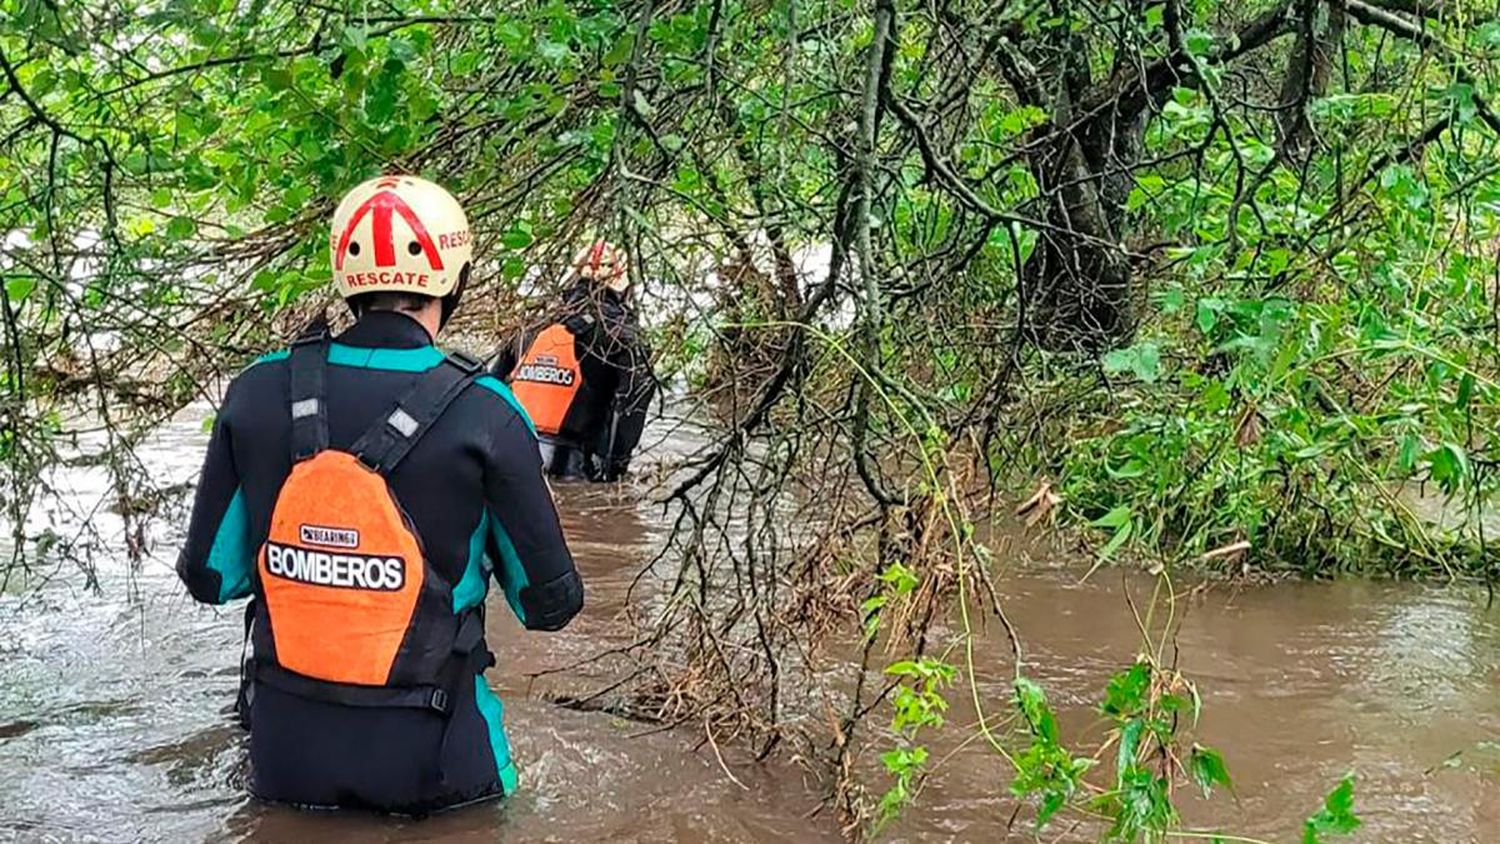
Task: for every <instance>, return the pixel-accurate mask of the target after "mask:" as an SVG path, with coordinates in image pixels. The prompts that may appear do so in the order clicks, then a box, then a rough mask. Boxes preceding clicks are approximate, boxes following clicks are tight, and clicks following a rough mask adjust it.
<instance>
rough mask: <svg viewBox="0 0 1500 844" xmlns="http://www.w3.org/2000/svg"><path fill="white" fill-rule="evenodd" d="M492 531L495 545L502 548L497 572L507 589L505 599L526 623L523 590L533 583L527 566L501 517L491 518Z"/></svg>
mask: <svg viewBox="0 0 1500 844" xmlns="http://www.w3.org/2000/svg"><path fill="white" fill-rule="evenodd" d="M490 533H491V534H493V535H494V537H495V545H496V546H498V547H499V548H500V571H498V572H496V575H497V576H498V578H499V580H500V588H502V589H504V590H505V600H506V602H507V603H509V604H510V609H511V611H512V612H514V613H515V614H516V618H518V619H520V620H521V623H522V624H525V623H526V612H525V610H523V609H521V590H522V589H525V588H526V587H527V586H528V585H530V583H531V581H530V579H529V578H527V577H526V567H525V566H523V565H521V557H520V555H519V554H517V553H516V544H515V543H514V542H511V541H510V534H508V533H506V532H505V526H504V525H502V524H500V520H499V519H490Z"/></svg>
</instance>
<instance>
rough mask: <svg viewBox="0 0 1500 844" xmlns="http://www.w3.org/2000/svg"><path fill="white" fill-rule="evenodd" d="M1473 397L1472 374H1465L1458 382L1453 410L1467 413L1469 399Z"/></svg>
mask: <svg viewBox="0 0 1500 844" xmlns="http://www.w3.org/2000/svg"><path fill="white" fill-rule="evenodd" d="M1473 397H1474V373H1472V372H1465V373H1464V377H1463V378H1461V379H1460V380H1459V382H1458V396H1457V397H1456V398H1455V399H1454V400H1453V409H1454V410H1458V411H1462V412H1468V410H1469V399H1471V398H1473Z"/></svg>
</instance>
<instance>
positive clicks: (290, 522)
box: [256, 331, 489, 715]
mask: <svg viewBox="0 0 1500 844" xmlns="http://www.w3.org/2000/svg"><path fill="white" fill-rule="evenodd" d="M327 352H328V339H327V334H326V331H324V332H320V333H318V334H316V335H313V336H310V337H307V338H304V339H301V340H299V341H298V343H297V344H296V345H294V346H293V349H292V356H291V379H292V384H291V398H292V402H291V416H292V448H293V455H292V457H293V463H292V470H291V473H290V474H289V475H288V476H287V479H286V481H285V482H284V483H283V484H282V486H281V491H280V493H279V494H278V495H277V498H276V505H275V508H274V509H273V510H272V512H271V524H270V530H269V531H268V533H267V536H266V541H265V544H264V545H262V546H261V548H260V554H259V558H258V561H257V573H258V575H259V577H258V579H257V580H258V587H259V589H258V591H259V593H260V595H261V596H262V597H263V599H264V602H265V606H264V609H265V613H266V616H267V620H268V621H269V625H268V630H269V637H270V643H271V648H272V652H270V653H260V652H259V651H258V652H257V654H256V661H257V665H256V676H257V678H258V679H260V680H262V681H264V682H268V683H271V684H273V685H279V686H280V687H281V688H283V690H286V691H290V692H292V693H294V694H300V695H305V696H310V697H315V698H320V699H323V700H327V701H330V702H334V703H341V704H346V705H353V706H401V707H412V706H414V707H419V708H432V709H437V710H439V711H441V712H443V713H444V714H445V715H446V714H448V713H449V712H451V709H450V708H449V707H450V703H449V702H450V701H451V700H453V699H454V695H455V694H457V689H456V685H457V684H460V683H461V682H463V681H464V678H465V677H472V675H473V672H474V671H476V670H483V666H484V665H486V664H488V662H487V660H488V657H489V652H488V650H487V649H485V648H484V645H483V630H484V626H483V618H482V615H481V614H480V611H478V610H477V609H476V610H473V611H470V612H469V613H467V614H465V615H463V616H461V617H460V616H455V615H454V614H453V611H452V606H453V596H452V592H453V585H452V584H451V583H449V582H448V581H447V580H446V579H445V578H444V577H443V576H442V575H441V574H440V573H438V571H437V570H435V569H433V568H432V567H431V565H430V564H429V562H428V560H427V559H426V557H425V555H424V553H423V551H422V543H421V541H420V539H419V537H418V536H417V533H416V529H415V527H414V526H413V525H412V523H411V521H410V520H409V519H408V518H407V517H406V514H405V513H404V512H403V511H402V509H401V506H400V503H399V502H398V501H397V499H396V495H395V493H394V492H393V491H392V489H391V487H390V485H389V483H388V482H387V478H388V476H389V473H390V472H391V471H392V470H393V469H395V467H396V466H397V465H398V464H399V463H400V462H401V461H402V459H403V458H405V456H406V455H407V454H408V453H410V451H411V449H412V448H414V447H415V446H416V444H417V442H418V441H420V440H421V438H422V437H423V436H424V435H425V434H426V432H427V431H428V430H430V429H431V426H432V425H433V423H435V422H436V421H437V420H438V418H439V417H440V416H441V415H442V413H443V411H444V410H445V409H446V408H447V407H448V406H449V405H450V404H451V403H452V402H453V401H454V400H455V399H456V398H457V397H458V396H459V395H460V394H461V393H462V392H463V391H464V389H466V388H467V387H468V386H469V385H470V384H471V383H472V382H473V379H474V377H476V375H477V374H478V373H479V371H480V368H481V367H480V365H479V363H478V362H477V361H473V360H471V359H468V358H463V357H460V356H457V355H453V356H450V357H448V358H447V359H445V360H444V362H443V363H441V364H439V365H438V366H437V367H435V368H434V369H432V370H429V371H428V372H426V373H424V374H423V375H421V376H419V377H418V378H417V379H416V381H415V382H414V383H413V384H412V386H411V387H410V388H408V389H407V391H406V392H405V393H404V394H403V395H402V396H401V397H400V398H399V399H397V400H396V402H395V406H394V407H392V408H390V409H389V410H388V411H387V412H386V413H385V414H383V415H382V416H381V417H380V418H379V419H377V420H375V423H374V425H372V426H371V427H370V429H369V430H367V431H366V432H365V433H364V434H363V435H362V436H361V437H359V439H358V440H356V441H355V442H354V443H353V445H351V446H350V447H349V448H348V450H343V449H339V448H331V447H329V443H328V421H327V404H328V402H327V397H326V395H325V394H324V389H323V388H324V381H325V373H326V368H327ZM470 682H472V681H470Z"/></svg>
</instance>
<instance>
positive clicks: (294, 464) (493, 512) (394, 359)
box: [177, 176, 583, 815]
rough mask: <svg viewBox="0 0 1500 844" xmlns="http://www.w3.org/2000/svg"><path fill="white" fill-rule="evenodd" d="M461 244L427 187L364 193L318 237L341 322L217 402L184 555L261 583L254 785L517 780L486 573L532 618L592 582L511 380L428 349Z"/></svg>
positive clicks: (460, 264) (375, 786)
mask: <svg viewBox="0 0 1500 844" xmlns="http://www.w3.org/2000/svg"><path fill="white" fill-rule="evenodd" d="M471 243H472V239H471V237H470V232H469V223H468V219H467V217H466V216H465V214H464V211H463V209H462V208H461V207H460V206H459V204H458V202H457V200H455V199H454V198H453V197H452V196H451V195H450V194H449V193H448V192H447V191H445V190H443V189H442V188H440V187H438V186H437V185H435V184H432V183H431V182H427V181H424V180H422V179H417V178H413V177H410V176H390V177H385V178H381V179H375V180H371V181H369V182H366V183H365V184H363V185H360V186H359V187H357V188H355V189H354V191H353V192H351V193H350V194H349V195H348V196H347V197H345V199H344V201H343V202H342V203H341V204H340V205H339V206H338V209H337V210H336V211H335V212H334V215H333V231H332V236H331V237H330V239H329V246H330V251H331V253H332V256H331V258H332V260H331V263H332V265H333V275H334V280H335V281H336V283H337V284H338V289H339V293H340V295H342V296H343V298H344V300H345V302H346V303H347V304H348V306H349V308H350V310H351V311H352V312H353V314H354V316H355V323H354V325H353V327H351V328H350V329H348V330H347V331H345V332H343V333H342V334H340V335H339V336H338V337H337V338H333V337H330V336H329V333H328V328H327V325H326V323H322V322H321V321H320V323H319V324H316V325H315V326H314V327H312V328H310V329H309V330H308V331H307V332H306V333H304V334H303V336H302V337H300V338H299V339H298V340H297V341H296V342H295V343H293V344H292V347H291V349H290V350H289V351H282V352H276V353H273V354H270V355H267V356H266V357H264V358H262V359H261V360H260V361H258V362H256V363H255V364H254V365H252V366H251V367H250V368H249V369H247V370H245V371H244V372H242V373H241V374H240V375H239V377H237V378H235V379H234V381H233V382H232V383H231V384H230V385H229V390H228V392H227V393H226V394H225V396H224V403H223V406H222V407H221V408H220V410H219V414H218V416H217V418H216V419H215V420H214V429H213V437H212V439H211V440H210V441H209V445H208V457H207V460H206V462H205V463H204V466H203V475H202V480H201V482H200V483H199V486H198V492H197V499H196V501H195V502H194V504H193V515H192V522H191V524H190V526H189V529H188V537H187V541H186V543H185V544H184V546H183V550H182V555H181V557H180V558H179V560H178V563H177V571H178V574H179V575H180V576H181V578H182V581H183V583H185V584H186V585H187V587H188V591H190V592H191V593H192V594H193V597H194V598H197V599H198V600H199V601H203V602H205V603H211V604H223V603H226V602H228V601H232V600H234V599H237V598H246V597H250V598H252V599H253V600H252V603H251V606H250V607H249V610H248V612H247V618H246V623H247V635H248V637H249V639H250V642H251V652H252V657H251V660H250V661H249V662H248V663H247V665H246V669H247V670H246V672H245V675H246V676H245V677H244V678H243V681H244V683H243V688H242V690H241V698H240V702H239V707H238V708H239V711H240V716H241V720H242V721H243V722H245V723H246V724H247V726H249V728H250V762H251V778H250V789H251V791H253V792H254V793H255V795H256V796H258V797H260V798H262V799H264V800H268V801H272V802H278V803H288V804H292V805H296V806H300V807H307V808H320V809H326V808H342V807H350V808H365V809H374V810H377V811H382V812H393V813H402V814H413V815H421V814H426V813H429V812H433V811H437V810H440V809H446V808H451V807H453V806H458V805H463V804H466V803H471V802H475V801H479V800H485V799H488V798H494V797H500V796H503V795H505V794H509V793H511V792H512V791H514V790H515V788H516V768H515V765H514V764H513V763H512V761H511V756H510V748H509V745H508V744H507V742H506V738H505V731H504V728H503V725H502V723H501V706H500V701H499V700H498V699H497V698H496V697H495V695H494V693H493V692H491V691H490V687H489V685H488V684H487V683H486V682H485V679H484V671H485V669H486V668H487V667H488V666H490V665H493V664H494V657H493V656H492V655H491V654H490V650H489V648H488V647H487V646H486V644H485V632H484V608H485V597H486V595H487V594H488V592H489V582H490V578H491V576H493V577H494V578H495V579H496V580H498V582H499V584H500V586H501V587H502V588H503V590H504V592H505V597H506V599H507V601H508V602H509V603H510V605H511V608H512V609H513V610H514V611H515V613H516V615H517V616H518V617H520V619H521V621H522V623H523V624H524V625H525V626H526V627H527V628H528V629H531V630H557V629H560V628H562V627H563V626H564V625H566V624H567V623H568V621H569V620H570V619H572V618H573V616H574V615H575V614H576V613H577V612H578V611H579V610H580V609H581V608H582V606H583V584H582V582H581V581H580V579H579V577H578V572H577V570H576V569H575V568H574V566H573V559H572V557H571V556H570V555H569V553H568V547H567V545H566V544H565V543H564V541H563V534H562V529H561V528H560V527H559V525H558V519H557V510H556V509H555V507H554V506H553V503H552V497H551V494H550V493H549V492H548V490H547V482H546V480H545V478H544V477H543V475H542V467H541V461H540V459H539V458H538V451H537V444H536V438H535V436H534V435H533V434H532V431H531V428H530V427H529V426H528V425H527V423H526V418H525V415H524V414H523V413H522V411H521V410H520V409H519V406H518V405H517V404H516V403H515V397H514V396H512V395H511V392H510V389H509V388H508V387H506V386H505V385H504V384H502V383H500V381H499V380H497V379H495V378H493V377H491V376H489V375H487V374H485V373H484V369H483V366H482V364H481V363H480V362H479V361H476V360H474V359H472V358H468V357H465V356H463V355H461V354H458V353H453V354H449V355H444V354H443V353H442V352H440V351H438V350H437V348H435V347H434V346H433V339H434V337H435V336H436V335H437V333H438V331H439V330H440V329H441V328H442V326H443V325H444V324H445V323H446V322H447V321H448V318H449V317H450V316H451V315H452V314H453V311H454V309H455V308H456V307H457V306H458V302H459V297H460V296H461V295H462V293H463V290H464V287H465V285H466V284H467V282H468V279H469V273H470V268H471V266H472V264H471V249H472V246H471Z"/></svg>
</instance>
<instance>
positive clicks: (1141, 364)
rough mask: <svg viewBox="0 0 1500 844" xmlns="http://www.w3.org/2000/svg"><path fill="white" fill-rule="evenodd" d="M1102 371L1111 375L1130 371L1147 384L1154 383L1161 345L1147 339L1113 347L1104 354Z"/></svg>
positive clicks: (1159, 369) (1158, 368) (1159, 370)
mask: <svg viewBox="0 0 1500 844" xmlns="http://www.w3.org/2000/svg"><path fill="white" fill-rule="evenodd" d="M1104 371H1105V372H1108V373H1110V374H1112V375H1114V374H1119V373H1121V372H1130V373H1132V374H1134V375H1135V377H1136V378H1139V379H1140V380H1142V381H1144V382H1146V383H1147V384H1152V383H1155V382H1156V379H1157V377H1158V376H1159V375H1160V373H1161V347H1160V346H1158V345H1157V344H1156V343H1154V342H1150V341H1147V342H1142V343H1136V344H1135V345H1134V346H1129V347H1127V348H1124V349H1115V350H1114V351H1112V352H1110V353H1109V354H1107V355H1105V356H1104Z"/></svg>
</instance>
